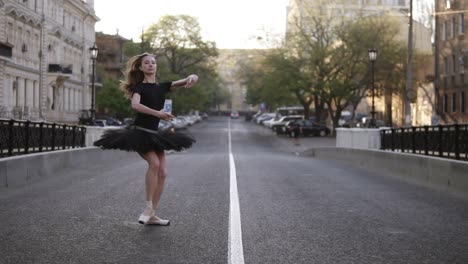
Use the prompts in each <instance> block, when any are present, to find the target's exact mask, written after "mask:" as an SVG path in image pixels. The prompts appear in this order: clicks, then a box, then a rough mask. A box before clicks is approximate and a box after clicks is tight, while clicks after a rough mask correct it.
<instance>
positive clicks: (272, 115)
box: [255, 113, 276, 125]
mask: <svg viewBox="0 0 468 264" xmlns="http://www.w3.org/2000/svg"><path fill="white" fill-rule="evenodd" d="M275 116H276V114H275V113H263V114H262V115H260V116H259V117H257V120H256V121H255V122H256V123H257V124H259V125H263V122H265V121H267V120H270V119H272V118H275Z"/></svg>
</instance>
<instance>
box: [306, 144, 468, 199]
mask: <svg viewBox="0 0 468 264" xmlns="http://www.w3.org/2000/svg"><path fill="white" fill-rule="evenodd" d="M303 155H305V156H311V157H314V158H318V159H328V160H335V161H339V162H342V163H346V164H349V165H351V166H354V167H358V168H362V169H366V170H369V171H374V172H377V173H380V174H386V175H390V176H398V177H403V178H404V179H406V180H408V181H411V182H414V183H418V184H423V185H426V186H430V187H435V188H438V189H444V190H447V191H450V192H453V193H456V194H460V195H462V196H464V197H468V162H463V161H457V160H450V159H442V158H437V157H430V156H423V155H414V154H408V153H396V152H389V151H382V150H372V149H355V148H333V147H328V148H315V149H310V150H307V151H305V152H304V153H303Z"/></svg>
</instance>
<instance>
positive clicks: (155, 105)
mask: <svg viewBox="0 0 468 264" xmlns="http://www.w3.org/2000/svg"><path fill="white" fill-rule="evenodd" d="M171 85H172V82H163V83H139V84H137V85H136V86H135V87H134V88H133V93H137V94H140V96H141V99H140V103H141V104H142V105H145V106H147V107H149V108H152V109H154V110H158V111H159V110H161V109H162V108H163V107H164V100H165V95H166V93H168V92H169V91H170V90H169V89H170V88H171ZM159 120H160V119H159V118H157V117H155V116H152V115H147V114H143V113H137V115H136V118H135V122H134V125H135V126H140V127H144V128H147V129H152V130H158V125H159Z"/></svg>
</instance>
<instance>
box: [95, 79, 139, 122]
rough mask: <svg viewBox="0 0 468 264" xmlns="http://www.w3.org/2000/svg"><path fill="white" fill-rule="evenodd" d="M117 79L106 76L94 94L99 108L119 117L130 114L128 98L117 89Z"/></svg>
mask: <svg viewBox="0 0 468 264" xmlns="http://www.w3.org/2000/svg"><path fill="white" fill-rule="evenodd" d="M118 86H119V81H117V80H114V79H109V78H106V79H105V80H104V82H103V84H102V88H101V90H100V91H99V93H98V94H97V95H96V102H97V106H98V108H99V109H104V112H106V113H107V114H108V115H111V116H115V117H117V118H119V119H122V118H124V117H128V116H131V115H132V109H131V107H130V100H129V99H127V98H126V97H125V96H124V94H123V92H122V91H121V90H120V89H119V87H118Z"/></svg>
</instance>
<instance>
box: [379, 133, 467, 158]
mask: <svg viewBox="0 0 468 264" xmlns="http://www.w3.org/2000/svg"><path fill="white" fill-rule="evenodd" d="M380 136H381V137H380V138H381V149H383V150H391V151H396V152H406V153H413V154H421V155H428V156H437V157H441V158H448V159H456V160H468V124H454V125H439V126H422V127H404V128H392V129H383V130H381V131H380Z"/></svg>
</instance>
